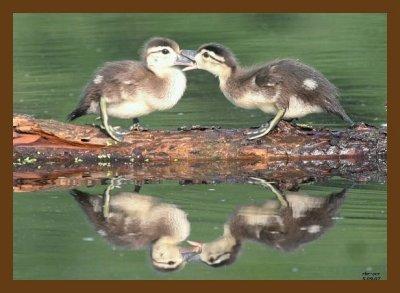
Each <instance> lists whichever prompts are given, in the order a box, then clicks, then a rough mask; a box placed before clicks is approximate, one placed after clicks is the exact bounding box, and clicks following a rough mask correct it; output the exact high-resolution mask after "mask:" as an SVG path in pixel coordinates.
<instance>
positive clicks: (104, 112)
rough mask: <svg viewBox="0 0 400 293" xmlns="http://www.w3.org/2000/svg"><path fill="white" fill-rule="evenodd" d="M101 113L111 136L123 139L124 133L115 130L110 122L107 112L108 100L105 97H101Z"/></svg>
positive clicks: (104, 124)
mask: <svg viewBox="0 0 400 293" xmlns="http://www.w3.org/2000/svg"><path fill="white" fill-rule="evenodd" d="M100 113H101V121H102V123H103V126H104V129H105V131H106V132H107V134H108V135H109V136H111V138H113V139H114V140H116V141H119V142H121V141H123V140H124V135H123V134H122V133H118V132H116V131H115V130H114V128H113V127H112V126H111V125H109V124H108V114H107V101H106V98H105V97H101V98H100Z"/></svg>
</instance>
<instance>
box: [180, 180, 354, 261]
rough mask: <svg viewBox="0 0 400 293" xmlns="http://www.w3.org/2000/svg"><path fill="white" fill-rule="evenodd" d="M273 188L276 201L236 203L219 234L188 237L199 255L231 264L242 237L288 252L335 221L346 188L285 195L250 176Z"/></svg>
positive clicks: (204, 258)
mask: <svg viewBox="0 0 400 293" xmlns="http://www.w3.org/2000/svg"><path fill="white" fill-rule="evenodd" d="M251 183H255V184H260V185H262V186H264V187H267V188H269V189H271V190H272V192H273V193H274V194H275V195H276V197H277V199H278V201H276V200H268V201H266V202H264V203H263V204H262V205H249V206H241V207H239V208H238V209H237V210H236V211H235V212H234V213H233V215H232V216H231V217H230V219H229V221H228V222H227V223H226V224H225V225H224V232H223V235H222V236H221V237H219V238H218V239H216V240H214V241H211V242H209V243H199V242H194V241H188V242H189V244H191V245H194V246H196V247H201V253H200V259H201V260H202V261H203V262H204V263H206V264H208V265H210V266H214V267H218V266H222V265H229V264H232V263H233V262H234V261H235V260H236V258H237V255H238V253H239V251H240V248H241V245H242V244H243V242H244V241H248V240H252V241H256V242H259V243H262V244H265V245H268V246H270V247H272V248H274V249H277V250H280V251H284V252H288V251H292V250H295V249H297V248H298V247H300V246H301V245H302V244H305V243H308V242H311V241H314V240H316V239H317V238H318V237H320V236H321V235H322V234H324V233H325V232H326V231H327V230H328V229H329V228H330V227H332V226H333V224H334V221H333V219H332V217H334V215H335V214H336V213H337V211H338V209H339V208H340V206H341V204H342V203H343V201H344V197H345V193H346V189H343V190H342V191H340V192H337V193H332V194H331V195H329V196H328V197H312V196H308V195H304V194H300V193H291V194H287V195H284V194H283V193H282V192H281V191H279V190H278V189H277V188H275V186H274V185H272V184H271V183H269V182H266V181H265V180H263V179H259V178H252V182H251Z"/></svg>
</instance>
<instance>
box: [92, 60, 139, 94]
mask: <svg viewBox="0 0 400 293" xmlns="http://www.w3.org/2000/svg"><path fill="white" fill-rule="evenodd" d="M145 72H146V69H145V66H143V64H141V63H140V62H136V61H131V60H125V61H115V62H107V63H105V65H104V67H103V68H101V69H100V70H99V71H98V72H97V74H96V76H101V77H102V81H104V84H105V85H107V84H112V85H116V86H121V85H122V86H129V87H130V88H132V87H135V86H137V85H138V84H139V83H140V81H141V80H143V79H144V78H145ZM95 79H96V77H95Z"/></svg>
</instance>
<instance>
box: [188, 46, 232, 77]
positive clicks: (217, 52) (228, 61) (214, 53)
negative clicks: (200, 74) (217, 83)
mask: <svg viewBox="0 0 400 293" xmlns="http://www.w3.org/2000/svg"><path fill="white" fill-rule="evenodd" d="M181 54H182V55H184V56H185V57H187V58H190V59H191V60H193V61H194V62H195V64H193V65H192V66H187V67H186V68H184V69H183V70H184V71H187V70H192V69H203V70H207V71H209V72H211V73H212V74H214V75H216V76H219V77H223V76H229V75H230V74H231V73H232V71H234V70H236V67H237V66H238V62H237V61H236V58H235V55H234V54H233V53H232V51H231V50H229V49H228V48H226V47H224V46H222V45H220V44H216V43H211V44H205V45H202V46H200V48H199V49H197V51H192V50H182V51H181Z"/></svg>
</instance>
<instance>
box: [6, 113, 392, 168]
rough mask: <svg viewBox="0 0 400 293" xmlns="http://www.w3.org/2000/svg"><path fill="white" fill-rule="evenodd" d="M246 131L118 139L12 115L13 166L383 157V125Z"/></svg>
mask: <svg viewBox="0 0 400 293" xmlns="http://www.w3.org/2000/svg"><path fill="white" fill-rule="evenodd" d="M246 131H248V129H215V128H207V127H192V128H190V129H181V130H175V131H168V130H152V131H144V132H138V131H133V132H131V133H130V134H128V135H127V136H126V137H125V141H124V142H122V143H117V142H115V141H113V140H112V139H111V138H109V137H108V136H107V135H106V134H105V133H104V132H103V131H102V130H101V129H100V128H99V127H94V126H90V125H74V124H66V123H62V122H59V121H54V120H42V119H35V118H33V117H31V116H27V115H14V117H13V158H14V165H20V164H24V163H32V161H33V162H35V163H41V164H43V163H48V162H53V163H58V164H60V163H62V164H65V165H68V164H73V163H76V162H86V163H88V162H97V163H101V164H103V163H104V164H110V165H113V164H124V163H143V162H177V161H185V162H191V163H193V162H211V161H212V162H215V161H230V162H232V161H247V162H250V161H251V162H268V161H273V160H293V159H296V160H299V159H301V160H327V159H329V160H332V159H355V158H364V159H367V160H369V159H372V158H374V157H376V156H377V155H378V156H385V155H386V151H387V144H386V142H387V134H386V128H384V129H378V128H375V127H373V126H368V125H365V124H358V125H357V126H355V127H352V128H348V129H344V130H341V131H332V130H327V129H313V128H310V127H301V126H296V125H292V124H290V123H288V122H284V121H282V122H280V123H279V124H278V126H277V128H276V129H275V130H274V131H272V132H271V133H270V134H269V135H268V136H265V137H263V138H261V139H258V140H256V141H249V140H247V139H246V134H245V132H246Z"/></svg>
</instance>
